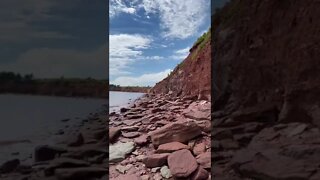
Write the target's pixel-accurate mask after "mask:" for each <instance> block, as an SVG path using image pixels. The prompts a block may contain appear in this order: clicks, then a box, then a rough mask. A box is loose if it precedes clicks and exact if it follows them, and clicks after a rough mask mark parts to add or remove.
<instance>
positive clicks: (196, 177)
mask: <svg viewBox="0 0 320 180" xmlns="http://www.w3.org/2000/svg"><path fill="white" fill-rule="evenodd" d="M208 177H209V172H208V171H206V170H204V169H203V168H202V167H201V166H199V167H198V168H197V170H196V171H195V172H194V173H193V174H192V176H191V180H208Z"/></svg>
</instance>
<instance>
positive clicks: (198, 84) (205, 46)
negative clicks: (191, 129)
mask: <svg viewBox="0 0 320 180" xmlns="http://www.w3.org/2000/svg"><path fill="white" fill-rule="evenodd" d="M210 81H211V28H210V29H209V30H208V32H207V33H205V34H203V35H202V36H201V37H199V39H198V40H197V41H196V42H195V44H194V45H193V47H192V48H191V49H190V54H189V55H188V57H187V58H186V59H185V60H184V61H182V62H181V63H180V64H179V65H178V66H177V67H176V68H175V69H174V70H173V72H172V73H171V74H170V75H169V76H168V77H167V78H165V79H164V80H162V81H161V82H159V83H157V84H156V85H155V86H154V87H153V88H152V89H151V91H150V92H151V93H155V94H159V93H162V94H167V93H170V94H171V93H172V95H173V96H180V97H192V98H198V99H202V100H211V96H210V95H211V82H210Z"/></svg>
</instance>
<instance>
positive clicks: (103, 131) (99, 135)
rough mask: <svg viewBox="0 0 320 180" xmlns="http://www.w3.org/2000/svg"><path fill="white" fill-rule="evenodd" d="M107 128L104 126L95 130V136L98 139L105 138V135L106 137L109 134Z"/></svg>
mask: <svg viewBox="0 0 320 180" xmlns="http://www.w3.org/2000/svg"><path fill="white" fill-rule="evenodd" d="M107 133H108V132H107V129H106V128H103V129H98V130H95V131H94V132H93V137H94V138H95V139H96V140H101V139H103V137H105V136H106V135H107Z"/></svg>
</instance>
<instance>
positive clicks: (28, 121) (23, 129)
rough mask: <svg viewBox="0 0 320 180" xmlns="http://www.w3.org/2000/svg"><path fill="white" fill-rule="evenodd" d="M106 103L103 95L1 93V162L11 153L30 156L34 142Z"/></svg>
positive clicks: (44, 140) (47, 139) (48, 137)
mask: <svg viewBox="0 0 320 180" xmlns="http://www.w3.org/2000/svg"><path fill="white" fill-rule="evenodd" d="M105 104H107V100H105V99H84V98H65V97H48V96H31V95H12V94H3V95H0V107H1V108H0V163H1V162H2V161H3V160H5V159H10V158H11V159H12V157H11V154H19V155H21V157H25V156H29V154H30V152H32V151H33V148H34V146H35V145H37V144H43V143H45V144H48V143H50V142H52V141H53V139H52V137H55V136H57V135H55V133H56V132H57V131H58V130H59V129H63V128H65V127H68V126H70V127H71V126H73V125H75V124H77V123H79V122H81V121H82V120H83V119H84V118H86V117H87V115H88V114H90V113H94V112H96V111H98V110H99V109H101V108H102V106H103V105H105ZM66 119H70V120H68V121H66ZM21 149H23V152H21V151H20V150H21Z"/></svg>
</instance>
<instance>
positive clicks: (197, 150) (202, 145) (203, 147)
mask: <svg viewBox="0 0 320 180" xmlns="http://www.w3.org/2000/svg"><path fill="white" fill-rule="evenodd" d="M205 151H206V144H205V143H204V142H201V143H199V144H196V145H195V146H194V147H193V154H194V155H196V156H197V155H199V154H202V153H204V152H205Z"/></svg>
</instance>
